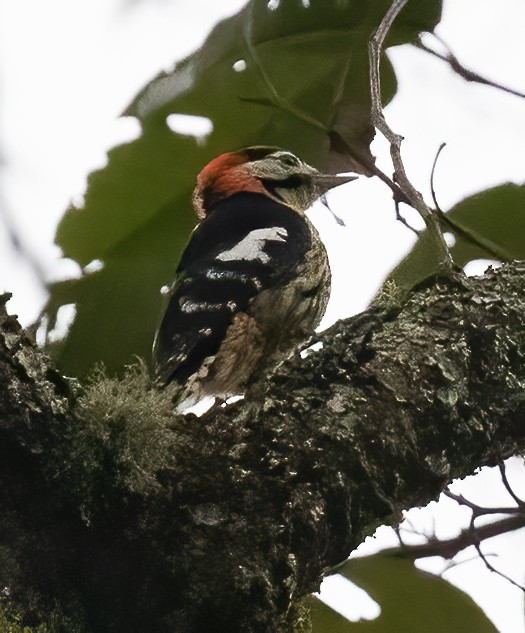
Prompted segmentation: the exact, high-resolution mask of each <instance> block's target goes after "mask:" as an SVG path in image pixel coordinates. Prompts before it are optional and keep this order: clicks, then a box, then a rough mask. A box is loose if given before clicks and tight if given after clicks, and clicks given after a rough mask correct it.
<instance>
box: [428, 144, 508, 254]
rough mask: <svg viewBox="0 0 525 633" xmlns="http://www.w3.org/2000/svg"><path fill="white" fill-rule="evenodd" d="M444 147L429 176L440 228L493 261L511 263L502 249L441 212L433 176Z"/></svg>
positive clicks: (442, 145) (441, 147)
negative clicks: (451, 232)
mask: <svg viewBox="0 0 525 633" xmlns="http://www.w3.org/2000/svg"><path fill="white" fill-rule="evenodd" d="M445 145H446V143H441V145H440V146H439V149H438V151H437V153H436V157H435V158H434V163H433V165H432V172H431V174H430V192H431V195H432V200H433V202H434V206H435V211H434V213H435V214H436V215H437V217H438V218H439V221H440V223H441V226H442V227H443V228H448V229H449V230H451V231H453V232H454V233H455V234H456V235H457V236H458V237H461V238H463V239H464V240H465V241H466V242H470V243H471V244H474V245H475V246H477V247H478V248H480V249H482V250H484V251H485V252H486V253H487V255H489V256H491V257H494V259H498V260H499V261H502V262H510V261H512V260H513V259H514V258H513V257H512V255H511V254H510V253H508V252H507V251H506V250H505V249H504V248H503V247H501V246H499V245H498V244H496V243H494V242H493V241H491V240H489V239H488V238H486V237H485V236H484V235H481V234H480V233H478V232H477V231H475V230H474V229H472V228H471V227H467V226H463V225H462V224H461V222H459V221H458V220H456V219H452V218H451V217H450V216H449V215H447V214H446V213H444V212H443V211H442V210H441V208H440V206H439V204H438V201H437V196H436V191H435V188H434V175H435V171H436V165H437V161H438V158H439V155H440V154H441V151H442V150H443V148H444V147H445Z"/></svg>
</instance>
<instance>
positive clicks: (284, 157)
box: [279, 154, 300, 167]
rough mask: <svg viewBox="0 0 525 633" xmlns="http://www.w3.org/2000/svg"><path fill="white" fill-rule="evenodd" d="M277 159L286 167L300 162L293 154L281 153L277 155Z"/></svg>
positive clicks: (294, 165)
mask: <svg viewBox="0 0 525 633" xmlns="http://www.w3.org/2000/svg"><path fill="white" fill-rule="evenodd" d="M279 160H280V161H281V163H282V164H283V165H286V166H287V167H297V166H298V165H299V162H300V161H299V159H298V158H297V156H294V155H293V154H281V156H279Z"/></svg>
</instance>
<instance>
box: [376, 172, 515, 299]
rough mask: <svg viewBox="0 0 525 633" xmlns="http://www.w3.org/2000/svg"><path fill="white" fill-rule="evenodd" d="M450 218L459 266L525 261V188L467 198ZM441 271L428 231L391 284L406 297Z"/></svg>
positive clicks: (453, 249) (499, 189)
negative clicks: (487, 261)
mask: <svg viewBox="0 0 525 633" xmlns="http://www.w3.org/2000/svg"><path fill="white" fill-rule="evenodd" d="M446 218H447V219H449V220H451V221H452V222H453V224H454V226H451V225H447V224H444V225H443V229H444V231H447V232H450V233H452V234H453V235H454V237H455V243H454V245H453V246H452V247H451V249H450V250H451V253H452V257H453V259H454V261H455V263H456V264H457V265H458V266H461V267H463V266H465V265H466V264H468V262H470V261H472V260H475V259H499V260H500V261H510V260H512V259H524V258H525V186H519V185H514V184H505V185H501V186H499V187H494V188H493V189H488V190H486V191H483V192H481V193H478V194H476V195H474V196H471V197H469V198H465V200H462V201H461V202H459V203H458V204H457V205H456V206H454V207H453V208H452V209H451V210H450V211H449V212H448V213H446ZM438 268H439V260H438V258H437V255H436V251H435V248H434V246H433V244H432V240H431V239H430V237H429V234H428V232H427V231H425V232H424V233H423V234H422V235H421V237H420V238H419V239H418V241H417V242H416V244H415V246H414V247H413V249H412V250H411V251H410V253H409V254H408V255H407V256H406V257H405V258H404V259H403V260H402V261H401V262H400V263H399V264H398V265H397V266H396V268H394V270H393V271H392V272H391V273H390V275H389V276H388V279H387V281H394V282H395V286H396V289H397V290H400V293H401V294H404V293H405V292H407V291H409V290H410V289H411V288H413V287H414V286H415V285H416V284H417V283H419V282H421V281H423V280H424V279H426V278H427V277H429V276H431V275H433V274H435V273H436V272H437V270H438Z"/></svg>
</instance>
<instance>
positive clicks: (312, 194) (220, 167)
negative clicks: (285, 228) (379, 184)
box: [193, 146, 356, 220]
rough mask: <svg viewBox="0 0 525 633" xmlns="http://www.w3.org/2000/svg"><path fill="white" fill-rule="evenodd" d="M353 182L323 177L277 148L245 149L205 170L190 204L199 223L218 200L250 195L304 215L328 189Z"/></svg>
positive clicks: (233, 153)
mask: <svg viewBox="0 0 525 633" xmlns="http://www.w3.org/2000/svg"><path fill="white" fill-rule="evenodd" d="M355 179H356V176H337V175H333V174H323V173H322V172H320V171H318V170H317V169H315V168H314V167H311V166H310V165H308V164H307V163H304V162H303V161H302V160H300V159H299V158H297V156H295V155H294V154H292V153H291V152H288V151H286V150H284V149H280V148H278V147H262V146H260V147H248V148H245V149H241V150H238V151H236V152H228V153H226V154H221V155H220V156H218V157H217V158H214V159H213V160H212V161H210V162H209V163H208V164H207V165H206V167H204V169H203V170H202V171H201V172H200V174H199V175H198V176H197V185H196V187H195V190H194V192H193V205H194V207H195V211H196V213H197V216H198V217H199V218H200V219H201V220H202V219H204V218H205V217H206V216H207V215H208V213H209V212H210V211H211V210H212V209H213V207H214V206H215V204H217V203H218V202H220V201H221V200H224V199H225V198H228V197H229V196H232V195H234V194H236V193H239V192H253V193H261V194H263V195H266V196H268V197H270V198H272V199H273V200H276V201H277V202H280V203H281V204H286V205H287V206H289V207H291V208H292V209H294V210H295V211H297V212H299V213H304V212H305V211H306V210H307V209H308V208H309V207H311V206H312V204H313V203H314V202H315V201H316V200H317V199H318V198H319V197H320V196H322V195H323V194H324V193H326V192H327V191H328V190H329V189H332V188H333V187H337V186H338V185H342V184H343V183H345V182H350V181H351V180H355Z"/></svg>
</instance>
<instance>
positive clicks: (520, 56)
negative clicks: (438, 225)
mask: <svg viewBox="0 0 525 633" xmlns="http://www.w3.org/2000/svg"><path fill="white" fill-rule="evenodd" d="M242 4H243V2H242V1H241V0H171V1H170V0H149V1H145V2H127V3H126V2H125V0H89V1H88V0H85V1H84V2H81V1H79V0H77V1H76V2H72V0H46V2H42V1H41V0H0V95H1V99H0V161H1V162H0V168H1V171H0V211H2V213H3V214H8V217H9V218H10V221H11V222H12V223H13V224H14V225H15V227H16V230H17V233H18V234H19V236H20V237H21V239H22V240H23V243H24V245H25V246H26V248H27V250H28V251H29V252H31V254H32V256H33V257H34V258H35V259H36V260H37V261H38V262H39V265H40V267H41V269H42V270H43V273H44V275H45V277H46V278H48V279H58V278H63V277H64V276H66V275H70V274H72V273H74V271H75V270H76V268H75V266H74V265H72V264H71V263H68V262H64V261H60V260H59V252H58V249H57V248H56V247H55V246H54V245H53V236H54V231H55V228H56V224H57V222H58V221H59V219H60V216H61V214H62V213H63V211H64V209H65V208H66V207H67V205H68V203H69V201H70V200H71V199H73V198H74V197H75V196H78V195H80V194H81V193H82V191H83V188H84V185H85V181H86V176H87V174H88V173H89V171H91V170H93V169H95V168H98V167H100V166H101V165H103V164H104V162H105V152H106V151H107V149H108V148H109V147H111V146H112V145H113V144H115V143H117V142H121V141H123V140H126V139H127V138H129V137H130V136H131V135H132V134H134V133H136V126H134V125H133V122H132V121H130V120H125V119H120V120H119V119H118V118H117V117H118V114H119V113H120V112H121V111H122V110H123V109H124V107H125V106H126V105H127V104H128V102H129V101H130V100H131V98H132V97H133V95H134V94H135V93H136V92H137V91H138V89H139V88H140V87H142V85H143V84H144V83H145V82H147V81H148V79H150V78H151V77H152V76H153V75H155V74H156V73H157V72H158V71H159V70H160V69H161V68H164V69H166V68H169V67H170V65H171V64H172V63H173V62H174V61H175V60H176V59H179V58H181V57H182V56H184V55H186V54H187V53H189V52H191V51H193V50H194V49H195V48H196V47H197V46H198V44H199V43H200V42H201V41H202V39H203V38H204V37H205V35H206V33H207V32H208V30H209V29H210V28H211V27H212V26H213V24H214V23H215V21H216V20H217V19H218V18H219V17H224V16H226V15H228V14H231V13H234V12H235V11H236V10H237V9H238V8H239V7H240V6H242ZM524 25H525V3H523V0H500V1H499V2H494V1H493V0H454V1H452V0H449V1H446V2H445V10H444V19H443V22H442V24H441V25H440V26H439V28H438V33H439V34H440V35H441V36H442V37H443V38H444V40H445V41H446V42H447V43H448V44H449V45H450V46H451V48H452V50H453V51H454V52H455V53H456V54H457V56H458V57H459V58H460V60H461V61H462V62H463V63H464V64H465V65H467V66H470V67H472V68H473V69H475V70H477V71H478V72H480V73H481V74H483V75H485V76H487V77H489V78H494V79H495V80H497V81H500V82H502V83H506V84H508V85H509V86H511V87H514V88H516V89H520V90H522V91H525V73H524V72H523V60H524V59H525V40H524V38H523V28H524ZM391 59H392V61H393V62H394V64H395V66H396V71H397V74H398V78H399V94H398V97H397V98H396V100H395V101H394V102H393V103H392V105H391V106H389V108H388V109H387V113H386V114H387V118H388V120H389V122H390V124H391V126H392V127H393V128H394V129H395V131H397V132H399V133H401V134H402V135H403V136H404V137H405V141H404V144H403V150H404V158H405V166H406V168H407V171H408V174H409V176H410V177H411V179H412V181H413V182H414V183H415V184H416V186H417V187H419V188H420V189H421V190H422V191H423V193H424V194H425V195H426V196H427V197H428V193H429V186H428V183H429V174H430V169H431V165H432V161H433V159H434V155H435V152H436V150H437V148H438V146H439V145H440V144H441V142H443V141H446V142H447V148H446V149H445V150H444V152H443V153H442V155H441V159H440V162H439V165H438V170H437V173H436V189H437V195H438V199H439V201H440V205H441V207H442V208H443V209H447V208H449V207H450V206H451V205H452V204H454V203H455V202H456V201H458V200H460V199H462V198H463V197H464V196H466V195H470V194H472V193H474V192H476V191H479V190H482V189H485V188H487V187H489V186H492V185H496V184H499V183H503V182H506V181H513V182H517V183H522V182H523V177H524V166H525V100H520V99H517V98H515V97H511V96H509V95H505V94H503V93H500V92H498V91H496V90H493V89H491V88H486V87H482V86H476V85H472V84H467V83H466V82H464V81H463V80H461V79H460V78H459V77H456V76H454V75H453V73H451V72H450V71H449V70H448V69H447V68H446V66H445V65H444V64H443V63H441V62H439V61H438V60H435V59H432V58H430V57H429V56H428V55H426V54H424V53H422V52H419V51H415V50H413V49H411V48H409V47H402V48H398V49H396V50H393V51H391ZM373 151H374V153H375V155H376V156H377V157H378V165H379V166H380V167H381V168H382V169H383V171H385V172H386V173H391V171H392V169H391V166H390V164H389V161H388V156H389V153H388V148H387V147H386V144H385V142H384V141H382V140H381V139H377V140H376V141H375V142H374V145H373ZM330 204H331V206H332V208H333V209H334V211H336V212H337V214H338V215H340V216H341V217H343V218H344V219H345V221H346V228H340V227H338V226H337V225H336V223H335V222H334V220H333V219H332V218H331V217H330V216H329V215H328V214H327V213H326V212H325V211H323V210H322V209H321V208H319V207H318V208H316V210H315V211H314V214H313V215H314V219H315V221H316V222H317V223H318V225H319V228H320V230H321V233H322V236H323V238H324V239H325V242H326V243H327V246H328V249H329V253H330V256H331V263H332V268H333V276H334V293H333V301H332V302H331V304H330V307H329V311H328V313H327V316H326V320H325V324H328V323H330V322H333V321H334V320H336V319H337V318H340V317H342V316H347V315H350V314H353V313H355V312H358V311H359V310H362V309H364V308H365V307H366V305H367V302H368V301H369V299H370V297H371V296H372V295H373V294H374V292H375V291H376V289H377V288H378V286H379V285H380V283H381V281H382V279H383V277H384V276H385V274H386V273H387V272H388V271H389V270H390V269H391V268H392V267H393V266H394V265H395V264H396V263H397V262H398V261H399V259H400V258H401V257H402V256H403V254H404V253H405V252H406V251H407V250H408V249H409V248H410V246H411V244H412V243H413V236H412V234H411V233H409V232H408V231H407V230H406V229H405V228H404V227H402V226H401V225H400V224H399V223H396V222H395V220H394V211H393V207H392V203H391V196H390V194H389V191H388V190H387V189H386V187H385V186H384V185H382V184H381V183H379V182H375V181H374V180H368V179H362V180H360V181H359V182H355V183H351V184H350V185H347V186H345V187H341V188H340V189H338V190H336V191H334V192H332V193H331V195H330ZM4 225H5V223H4V221H3V219H2V218H1V217H0V291H3V290H9V291H10V292H13V293H14V297H13V299H12V300H11V301H10V303H9V308H10V310H11V312H14V313H17V314H18V315H19V317H20V320H21V322H22V323H23V324H28V323H30V322H32V321H33V320H34V319H35V318H36V316H37V315H38V313H39V311H40V309H41V307H42V305H43V302H44V300H45V294H44V292H43V290H42V288H41V286H40V285H39V284H38V282H37V280H36V278H35V275H34V274H33V272H32V270H31V268H30V266H28V264H27V262H25V261H24V259H23V258H21V257H20V256H19V254H18V253H17V252H16V251H15V250H14V249H13V247H12V245H11V243H10V241H9V240H8V238H7V235H6V232H5V230H4ZM512 469H513V470H512V474H513V477H514V483H515V485H516V486H517V487H518V486H521V493H522V496H525V489H524V487H525V481H524V479H525V478H524V476H523V467H522V465H521V464H519V463H517V461H515V462H514V463H513V466H512ZM463 485H464V487H463V488H461V490H462V491H463V492H464V494H465V495H470V497H471V498H472V497H474V496H475V495H479V494H481V493H483V494H482V497H481V498H480V499H481V500H480V503H483V504H484V505H497V504H498V503H508V500H507V499H504V498H503V499H501V500H500V501H498V500H497V499H499V498H500V497H501V494H500V492H498V491H501V488H502V487H501V483H500V482H499V478H498V477H497V476H494V474H490V473H484V474H483V480H481V479H480V477H477V478H476V481H475V482H474V483H471V482H470V480H469V481H466V482H464V484H463ZM459 486H460V484H458V490H459V489H460V488H459ZM480 491H481V492H480ZM435 506H436V504H433V507H432V508H431V512H429V511H427V512H425V513H417V514H415V513H412V514H411V520H412V521H413V522H417V523H418V524H419V522H423V523H425V524H426V529H427V530H430V529H431V526H432V521H433V518H432V517H437V518H436V526H437V529H438V530H439V531H440V533H441V532H443V534H445V533H446V534H447V535H449V536H451V535H452V534H453V533H454V530H455V529H456V528H457V521H458V519H457V515H459V514H462V513H463V512H462V511H461V510H458V509H457V508H455V507H454V504H451V503H450V502H445V503H443V504H439V506H438V507H437V508H436V507H435ZM524 532H525V531H524V530H522V531H521V532H520V533H518V534H514V535H513V536H511V537H506V538H502V539H497V540H493V541H491V542H490V543H489V544H488V548H487V551H498V552H499V554H500V555H499V558H496V559H493V558H491V562H492V563H493V564H495V565H497V566H498V567H499V568H501V569H502V570H504V571H506V572H507V573H511V574H512V575H513V577H514V578H515V580H516V581H518V582H521V583H523V582H524V580H525V533H524ZM390 533H391V532H390ZM389 539H391V536H388V531H387V530H386V528H385V529H382V530H380V536H378V537H377V538H376V539H375V540H374V541H372V539H369V540H368V541H367V543H366V544H365V545H364V546H363V548H364V549H367V548H369V547H373V546H374V542H376V541H377V542H379V541H381V543H387V542H389ZM392 543H393V542H392ZM360 551H361V548H360ZM432 564H434V563H432ZM445 577H446V578H448V579H449V580H451V581H453V582H456V583H457V584H458V585H459V586H461V587H462V588H463V589H465V590H467V591H469V593H471V595H472V596H473V597H474V599H475V600H476V601H478V602H479V603H480V604H481V605H482V606H483V608H484V609H485V610H486V612H487V613H488V614H489V615H490V617H491V618H492V619H493V621H494V622H495V623H496V624H497V626H498V628H499V629H500V631H501V632H502V633H525V626H524V624H523V595H522V594H520V592H519V590H517V589H514V588H513V587H511V586H510V585H509V584H508V583H505V582H504V581H502V580H501V579H499V578H497V577H496V576H495V575H494V574H492V575H491V574H489V573H488V572H485V571H484V570H483V565H482V563H480V562H471V563H466V564H463V565H461V566H460V567H457V568H455V569H454V570H452V571H450V572H447V574H446V575H445ZM328 584H332V585H333V581H330V583H328ZM335 591H336V590H335V589H331V593H332V594H333V593H334V592H335ZM324 595H325V592H323V596H324ZM338 599H339V604H341V603H342V602H343V603H345V604H346V605H348V603H349V599H348V596H346V595H345V596H344V597H343V598H341V597H339V598H338Z"/></svg>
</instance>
